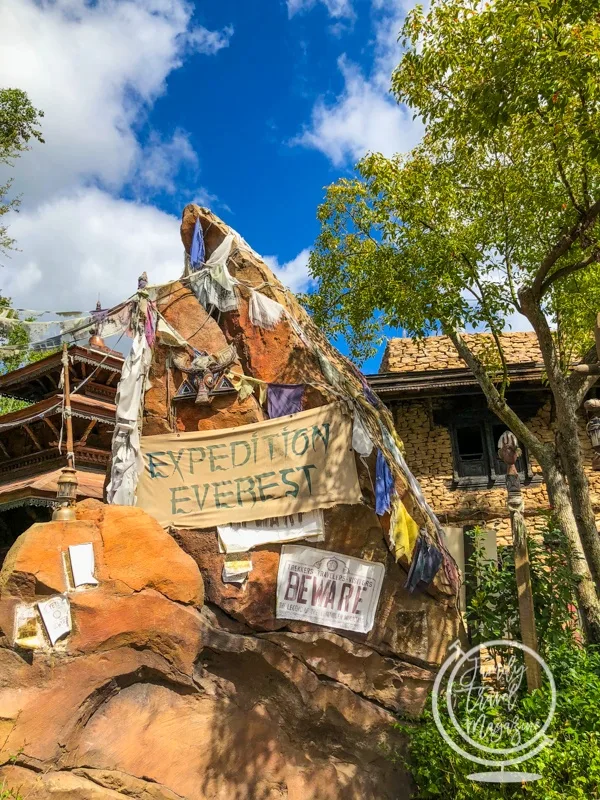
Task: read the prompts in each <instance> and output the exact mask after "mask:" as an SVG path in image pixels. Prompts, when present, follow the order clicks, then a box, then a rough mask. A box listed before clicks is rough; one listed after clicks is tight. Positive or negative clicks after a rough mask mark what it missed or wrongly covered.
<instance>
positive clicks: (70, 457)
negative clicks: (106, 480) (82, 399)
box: [62, 342, 75, 468]
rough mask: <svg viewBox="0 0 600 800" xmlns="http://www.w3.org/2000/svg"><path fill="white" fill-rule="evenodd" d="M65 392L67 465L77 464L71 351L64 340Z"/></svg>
mask: <svg viewBox="0 0 600 800" xmlns="http://www.w3.org/2000/svg"><path fill="white" fill-rule="evenodd" d="M62 365H63V392H64V398H65V423H66V427H67V466H69V467H71V468H73V467H74V466H75V453H74V450H73V418H72V417H71V384H70V380H69V351H68V347H67V343H66V342H63V350H62Z"/></svg>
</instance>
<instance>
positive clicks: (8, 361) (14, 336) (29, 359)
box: [0, 297, 48, 414]
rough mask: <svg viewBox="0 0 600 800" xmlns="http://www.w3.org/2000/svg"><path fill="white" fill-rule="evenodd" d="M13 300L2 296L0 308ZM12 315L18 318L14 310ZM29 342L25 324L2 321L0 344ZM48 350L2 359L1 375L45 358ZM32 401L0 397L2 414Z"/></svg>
mask: <svg viewBox="0 0 600 800" xmlns="http://www.w3.org/2000/svg"><path fill="white" fill-rule="evenodd" d="M10 307H11V301H10V298H8V297H0V309H2V310H6V309H10ZM12 316H14V317H15V318H16V316H17V315H16V313H15V312H13V314H12ZM28 344H29V331H28V330H27V328H26V326H25V325H2V323H1V322H0V345H1V346H3V347H7V346H9V347H27V345H28ZM47 355H48V352H43V351H40V352H31V351H29V352H28V351H25V352H24V353H19V354H17V355H12V356H6V357H5V358H4V359H3V360H0V375H5V374H6V373H7V372H12V370H15V369H17V368H18V367H23V366H25V365H26V364H31V363H33V362H35V361H40V360H41V359H42V358H45V357H46V356H47ZM28 405H30V403H27V402H25V401H24V400H16V399H14V398H12V397H0V414H8V413H9V412H10V411H18V410H19V409H20V408H25V407H26V406H28Z"/></svg>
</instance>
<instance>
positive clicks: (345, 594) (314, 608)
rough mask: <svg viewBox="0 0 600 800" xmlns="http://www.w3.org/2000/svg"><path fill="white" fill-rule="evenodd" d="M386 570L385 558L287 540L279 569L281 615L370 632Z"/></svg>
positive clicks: (278, 592) (278, 589)
mask: <svg viewBox="0 0 600 800" xmlns="http://www.w3.org/2000/svg"><path fill="white" fill-rule="evenodd" d="M384 573H385V567H384V566H383V564H379V563H373V562H372V561H362V560H361V559H359V558H352V557H351V556H346V555H341V554H340V553H331V552H328V551H327V550H316V549H315V548H313V547H302V546H299V545H284V546H283V547H282V548H281V558H280V560H279V572H278V575H277V618H278V619H297V620H300V621H301V622H312V623H314V624H315V625H326V626H327V627H330V628H342V629H343V630H347V631H355V633H368V632H369V631H370V630H371V628H372V627H373V624H374V622H375V611H376V609H377V603H378V602H379V595H380V593H381V585H382V583H383V576H384Z"/></svg>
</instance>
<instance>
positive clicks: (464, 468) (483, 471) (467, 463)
mask: <svg viewBox="0 0 600 800" xmlns="http://www.w3.org/2000/svg"><path fill="white" fill-rule="evenodd" d="M455 441H456V456H457V466H458V473H459V475H460V476H461V477H475V476H485V475H487V473H488V464H487V458H486V452H485V451H486V447H485V437H484V430H483V427H482V426H481V425H468V426H461V427H457V428H456V437H455Z"/></svg>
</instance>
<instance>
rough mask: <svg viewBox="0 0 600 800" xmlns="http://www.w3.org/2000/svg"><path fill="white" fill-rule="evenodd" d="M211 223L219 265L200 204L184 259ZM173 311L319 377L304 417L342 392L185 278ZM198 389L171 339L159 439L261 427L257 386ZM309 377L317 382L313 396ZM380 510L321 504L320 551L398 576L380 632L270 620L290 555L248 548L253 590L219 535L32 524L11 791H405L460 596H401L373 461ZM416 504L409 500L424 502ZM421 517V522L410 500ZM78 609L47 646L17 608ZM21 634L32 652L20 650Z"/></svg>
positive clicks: (3, 754)
mask: <svg viewBox="0 0 600 800" xmlns="http://www.w3.org/2000/svg"><path fill="white" fill-rule="evenodd" d="M198 217H199V218H200V221H201V224H202V227H203V230H204V235H205V236H204V238H205V242H206V251H207V254H209V253H210V252H212V251H213V250H214V248H215V247H216V246H217V245H218V244H219V243H220V241H221V240H222V239H223V237H224V236H225V234H226V233H227V232H228V231H227V228H226V226H225V225H224V223H222V222H221V221H220V220H219V219H218V218H216V217H215V216H214V215H212V214H211V213H210V212H208V211H206V210H205V209H200V208H198V207H197V206H187V207H186V209H185V210H184V215H183V222H182V239H183V242H184V246H185V247H186V249H187V250H189V246H190V240H191V235H192V231H193V227H194V224H195V221H196V219H197V218H198ZM229 269H230V272H231V273H232V274H233V275H235V277H236V278H237V279H238V280H240V281H243V282H244V283H245V284H247V285H250V286H258V285H260V284H265V283H268V284H269V286H268V289H267V290H266V293H268V294H269V295H270V296H271V297H273V298H274V299H276V300H278V301H279V302H281V303H282V304H283V305H284V306H285V307H286V308H287V309H288V310H289V311H290V313H291V314H292V315H293V316H294V318H295V319H296V320H297V321H299V322H300V323H301V325H302V326H303V327H305V328H306V330H307V331H309V332H310V337H311V339H312V340H313V341H316V342H318V343H319V346H321V347H322V348H323V349H324V351H325V352H326V353H327V355H328V358H329V359H330V360H331V362H332V363H333V364H335V365H336V367H337V368H338V369H339V370H341V371H343V372H344V374H345V375H347V376H348V377H349V379H350V380H351V381H353V382H354V384H355V385H356V387H357V389H360V390H362V386H361V383H360V378H359V376H358V375H356V374H355V373H354V372H353V371H352V368H351V366H350V365H349V364H348V363H347V362H346V361H345V360H344V359H343V358H342V357H341V356H340V355H339V354H337V353H336V352H335V351H334V350H333V349H332V348H331V347H330V345H329V344H328V343H327V342H326V341H325V340H324V338H323V337H322V336H321V335H320V334H319V332H318V331H316V330H315V329H314V326H313V325H312V323H311V322H310V320H309V319H308V317H307V315H306V314H305V312H304V311H303V310H302V309H301V308H300V306H299V305H298V304H297V302H296V301H295V299H294V298H293V297H292V296H291V295H290V294H289V293H288V292H286V291H285V290H284V289H283V287H282V286H281V284H279V282H278V281H277V280H276V279H275V278H274V276H273V275H272V273H271V272H270V271H269V270H268V268H267V267H266V265H264V263H263V262H262V261H261V260H260V259H259V258H258V257H257V256H256V255H255V254H253V253H252V252H251V251H250V250H249V249H248V248H247V247H246V246H244V245H243V244H240V246H239V247H238V248H237V249H236V251H235V252H234V253H233V255H232V258H231V259H230V265H229ZM157 302H158V307H159V309H160V311H161V313H162V314H163V315H164V318H165V319H166V320H167V321H168V322H169V324H170V325H171V326H172V327H173V328H174V329H175V330H177V331H178V332H179V333H180V334H181V335H182V336H183V337H184V338H185V339H187V340H188V341H189V343H190V344H191V345H193V346H194V347H195V348H196V349H197V350H199V351H204V352H208V353H216V352H218V351H220V350H222V348H223V347H224V346H226V345H227V344H230V343H231V344H233V345H234V346H235V350H236V353H237V362H236V363H235V364H234V366H233V370H234V371H238V372H242V371H243V373H244V374H246V375H250V376H254V377H257V378H260V379H262V380H265V381H268V382H278V383H304V384H307V390H306V392H305V398H304V407H305V408H311V407H314V406H319V405H323V404H325V403H328V402H330V401H331V394H330V392H329V390H328V388H327V385H326V381H325V379H324V376H323V373H322V368H321V365H320V364H319V361H318V359H317V358H316V357H315V356H314V353H313V352H312V351H311V350H310V349H308V348H307V347H305V346H304V344H303V343H302V341H301V339H300V338H299V336H298V334H297V333H295V332H294V331H293V329H292V328H291V327H290V325H289V324H288V323H287V322H282V323H280V324H279V325H277V327H276V328H275V329H274V330H265V329H262V328H257V327H254V326H253V325H252V323H251V322H250V319H249V315H248V301H247V297H244V290H243V287H242V298H241V300H240V304H239V309H238V312H228V313H225V314H222V315H220V316H219V315H217V314H214V313H213V314H209V313H208V312H207V310H205V309H204V308H202V306H201V305H200V304H199V303H198V301H197V300H196V297H195V296H194V294H193V293H192V292H191V291H190V289H189V288H187V286H186V285H185V282H184V283H180V282H175V283H173V284H170V285H169V286H167V287H163V288H162V289H161V290H160V292H159V293H158V297H157ZM183 379H184V375H182V374H181V372H180V371H179V370H178V369H177V367H175V366H174V365H173V357H172V354H170V352H169V351H168V348H166V347H164V346H162V345H161V344H157V345H156V346H155V349H154V354H153V363H152V367H151V373H150V384H149V388H148V390H147V392H146V396H145V407H144V422H143V432H144V434H160V433H167V432H171V431H172V430H173V429H176V430H180V431H190V430H206V429H219V428H230V427H234V426H238V425H241V424H246V423H250V422H257V421H261V420H262V419H264V417H265V414H264V411H263V409H262V407H261V405H260V403H259V401H258V399H257V397H256V395H254V394H252V395H250V396H248V397H246V398H245V399H243V400H240V399H239V397H238V396H237V395H236V394H224V395H219V396H216V397H215V398H214V400H213V402H212V404H211V405H210V406H199V405H196V404H195V403H194V402H193V399H191V400H189V401H187V400H186V401H178V402H176V403H172V398H173V396H174V393H175V392H176V390H177V387H178V386H179V385H180V383H181V381H182V380H183ZM309 384H310V385H309ZM359 466H360V469H359V476H360V480H361V486H362V488H363V493H364V497H365V502H364V503H363V504H362V505H359V506H338V507H335V508H333V509H330V510H327V511H325V521H326V533H325V541H324V542H323V543H322V544H320V545H317V546H318V547H321V548H322V549H324V550H328V551H334V552H337V553H343V554H347V555H350V556H356V557H358V558H362V559H367V560H370V561H375V562H380V563H382V564H384V565H385V579H384V583H383V589H382V593H381V597H380V600H379V605H378V609H377V614H376V619H375V626H374V627H373V629H372V630H371V631H370V632H369V633H368V634H354V633H350V632H348V631H342V630H334V629H329V628H325V627H319V626H317V625H309V624H306V623H301V622H290V621H286V620H282V619H277V618H276V617H275V593H276V578H277V569H278V563H279V552H280V549H281V548H280V546H276V545H266V546H262V547H259V548H257V549H256V550H253V551H252V563H253V570H252V572H251V573H250V575H249V580H248V582H247V584H246V585H245V587H243V588H240V587H239V586H237V585H236V584H226V583H224V582H223V580H222V577H221V573H222V568H223V563H224V556H223V555H222V554H220V553H219V548H218V542H217V533H216V530H215V529H209V530H184V529H171V530H170V531H169V532H165V531H163V530H162V529H161V528H160V526H159V525H158V523H156V522H155V521H154V520H153V519H151V518H150V517H149V516H148V515H147V514H145V512H144V511H143V510H141V509H137V508H129V507H119V506H106V505H103V504H101V503H98V502H96V501H86V502H84V503H81V504H79V506H78V507H77V516H78V520H77V522H66V523H65V522H52V523H47V524H44V525H41V524H38V525H34V526H33V527H32V528H31V529H30V530H29V531H27V532H26V533H25V534H23V535H22V536H21V537H20V538H19V539H18V540H17V542H16V543H15V545H14V547H13V548H12V550H11V551H10V553H9V555H8V557H7V560H6V563H5V565H4V567H3V570H2V572H1V573H0V634H3V636H2V638H0V748H1V750H0V763H3V764H4V766H3V767H2V768H1V769H0V786H1V785H2V783H1V781H2V780H5V782H6V784H7V785H10V786H12V787H15V788H16V789H19V787H22V789H21V794H23V796H24V797H27V798H28V799H29V800H38V798H39V800H41V798H47V797H50V798H56V799H57V800H62V798H70V799H73V800H78V799H79V798H82V799H83V798H91V799H92V798H93V800H96V798H97V800H105V799H106V800H108V799H109V798H119V797H121V798H122V797H128V798H131V797H134V798H143V800H167V799H168V800H173V799H174V798H178V800H180V799H181V798H186V800H205V799H206V800H208V798H211V800H212V799H213V798H214V800H275V798H281V799H282V800H283V799H284V798H287V800H353V799H354V798H356V800H358V799H359V798H361V800H392V798H401V797H408V796H409V778H408V776H407V775H406V774H405V772H404V770H403V769H402V768H400V767H399V766H397V764H396V763H394V761H393V760H392V759H390V758H389V751H394V750H398V749H402V748H403V746H404V742H403V741H402V739H401V738H400V737H399V735H398V734H397V733H396V732H395V731H394V729H393V723H394V720H395V714H396V713H397V712H401V713H402V714H404V715H412V716H416V715H418V714H419V713H420V711H421V710H422V708H423V704H424V702H425V699H426V697H427V693H428V691H429V690H430V688H431V685H432V682H433V679H434V677H435V672H436V669H437V665H439V663H440V662H441V660H442V659H443V657H444V656H445V653H446V650H447V647H448V645H449V643H450V642H452V640H453V639H454V638H455V637H456V635H457V632H458V614H457V611H456V597H455V594H454V592H453V590H452V589H451V587H450V586H449V584H448V582H447V581H446V580H445V578H444V575H443V571H440V573H439V574H438V577H437V578H436V580H435V582H434V584H433V585H432V586H431V587H430V588H429V590H428V591H427V592H425V593H423V592H415V593H414V594H409V593H408V592H407V591H406V590H405V589H404V588H403V586H404V583H405V580H406V569H407V564H406V562H404V563H403V562H402V561H401V562H400V563H397V562H396V560H395V558H394V557H393V556H392V554H391V552H390V548H389V546H388V542H387V539H386V534H387V531H386V530H385V526H386V524H388V522H389V521H388V520H386V519H385V518H384V519H383V526H382V520H381V518H379V517H378V516H377V515H376V514H375V512H374V510H373V488H372V479H373V468H374V456H371V457H370V459H369V460H368V469H367V468H366V467H365V466H364V465H362V464H360V465H359ZM406 502H407V504H408V506H409V507H410V503H411V498H410V497H409V496H408V495H407V497H406ZM412 510H413V512H414V514H415V517H416V518H418V514H419V511H418V509H417V508H416V507H415V508H414V509H412ZM84 542H91V543H92V544H93V547H94V554H95V560H96V573H95V574H96V578H97V579H98V581H99V584H98V586H94V587H91V586H88V587H85V588H80V589H76V590H73V589H70V588H69V585H68V584H67V574H66V573H65V565H64V559H63V554H64V553H65V551H66V550H67V548H68V546H69V545H73V544H78V543H84ZM65 592H66V596H67V597H68V598H69V601H70V607H71V616H72V630H71V632H70V633H69V634H68V635H67V636H66V637H64V638H62V639H60V640H59V641H58V642H57V643H56V645H55V646H54V647H51V646H50V644H49V642H48V641H46V639H45V636H44V635H43V633H42V638H43V642H42V646H41V647H38V648H37V649H34V650H28V649H25V648H24V647H23V646H22V642H23V636H24V635H26V634H27V631H19V630H15V624H14V620H15V609H16V608H17V607H18V606H19V607H22V606H24V605H27V604H30V605H32V604H34V603H36V602H38V601H40V600H44V599H47V598H48V597H49V596H54V595H58V594H61V593H65ZM19 642H21V644H19Z"/></svg>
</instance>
